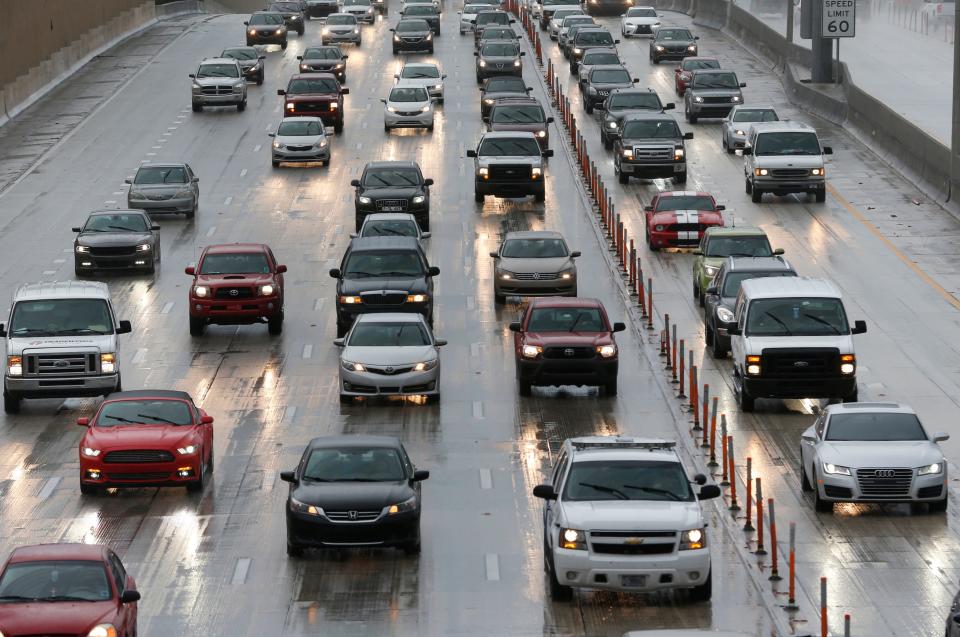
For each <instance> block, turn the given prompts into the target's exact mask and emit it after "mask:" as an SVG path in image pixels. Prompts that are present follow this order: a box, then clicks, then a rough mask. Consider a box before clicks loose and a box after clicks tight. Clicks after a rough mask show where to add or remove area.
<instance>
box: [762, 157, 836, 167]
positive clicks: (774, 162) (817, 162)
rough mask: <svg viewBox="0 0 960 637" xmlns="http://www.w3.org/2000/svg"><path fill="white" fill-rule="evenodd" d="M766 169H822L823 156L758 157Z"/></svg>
mask: <svg viewBox="0 0 960 637" xmlns="http://www.w3.org/2000/svg"><path fill="white" fill-rule="evenodd" d="M756 157H757V159H756V161H757V162H758V163H763V166H764V168H820V167H821V166H823V156H822V155H757V156H756Z"/></svg>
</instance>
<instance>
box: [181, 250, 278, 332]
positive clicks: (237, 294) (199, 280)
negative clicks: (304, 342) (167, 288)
mask: <svg viewBox="0 0 960 637" xmlns="http://www.w3.org/2000/svg"><path fill="white" fill-rule="evenodd" d="M185 271H186V273H187V274H189V275H190V276H192V277H193V284H192V285H191V286H190V292H189V299H190V334H191V335H193V336H201V335H202V334H203V331H204V329H206V326H207V325H209V324H212V323H213V324H218V325H250V324H252V323H266V324H267V328H268V330H269V331H270V333H271V334H279V333H280V332H281V331H283V273H284V272H286V271H287V266H285V265H279V264H278V263H277V259H276V257H274V256H273V250H271V249H270V246H268V245H266V244H263V243H229V244H224V245H213V246H208V247H207V248H205V249H204V251H203V253H202V254H201V255H200V260H199V261H198V262H197V265H196V266H190V267H188V268H187V269H186V270H185Z"/></svg>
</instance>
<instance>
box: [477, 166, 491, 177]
mask: <svg viewBox="0 0 960 637" xmlns="http://www.w3.org/2000/svg"><path fill="white" fill-rule="evenodd" d="M477 174H478V175H480V176H481V177H489V176H490V169H489V168H480V169H479V170H477Z"/></svg>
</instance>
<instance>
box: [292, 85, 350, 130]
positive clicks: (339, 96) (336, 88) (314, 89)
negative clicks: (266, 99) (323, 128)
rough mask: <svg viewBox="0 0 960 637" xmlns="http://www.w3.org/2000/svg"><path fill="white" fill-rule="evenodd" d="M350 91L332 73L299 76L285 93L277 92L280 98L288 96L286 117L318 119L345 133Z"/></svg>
mask: <svg viewBox="0 0 960 637" xmlns="http://www.w3.org/2000/svg"><path fill="white" fill-rule="evenodd" d="M349 92H350V89H348V88H347V87H345V86H340V82H338V81H337V78H336V76H335V75H333V73H297V74H295V75H292V76H291V77H290V82H289V83H287V88H286V90H284V89H282V88H281V89H277V95H282V96H284V97H286V99H285V100H284V106H283V114H284V116H286V117H294V116H309V117H319V118H320V119H322V120H323V123H324V124H325V125H327V126H331V125H332V126H333V130H334V131H335V132H337V133H342V132H343V96H344V95H347V94H348V93H349Z"/></svg>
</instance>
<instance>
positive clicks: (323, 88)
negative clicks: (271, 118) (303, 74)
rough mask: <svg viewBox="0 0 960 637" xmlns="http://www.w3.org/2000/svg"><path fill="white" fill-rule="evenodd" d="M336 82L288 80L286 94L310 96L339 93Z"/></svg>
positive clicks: (329, 80) (326, 80)
mask: <svg viewBox="0 0 960 637" xmlns="http://www.w3.org/2000/svg"><path fill="white" fill-rule="evenodd" d="M339 92H340V91H339V87H338V86H337V81H336V80H334V79H313V80H305V79H297V80H290V85H289V86H288V87H287V93H288V94H294V95H296V94H311V93H339Z"/></svg>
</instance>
